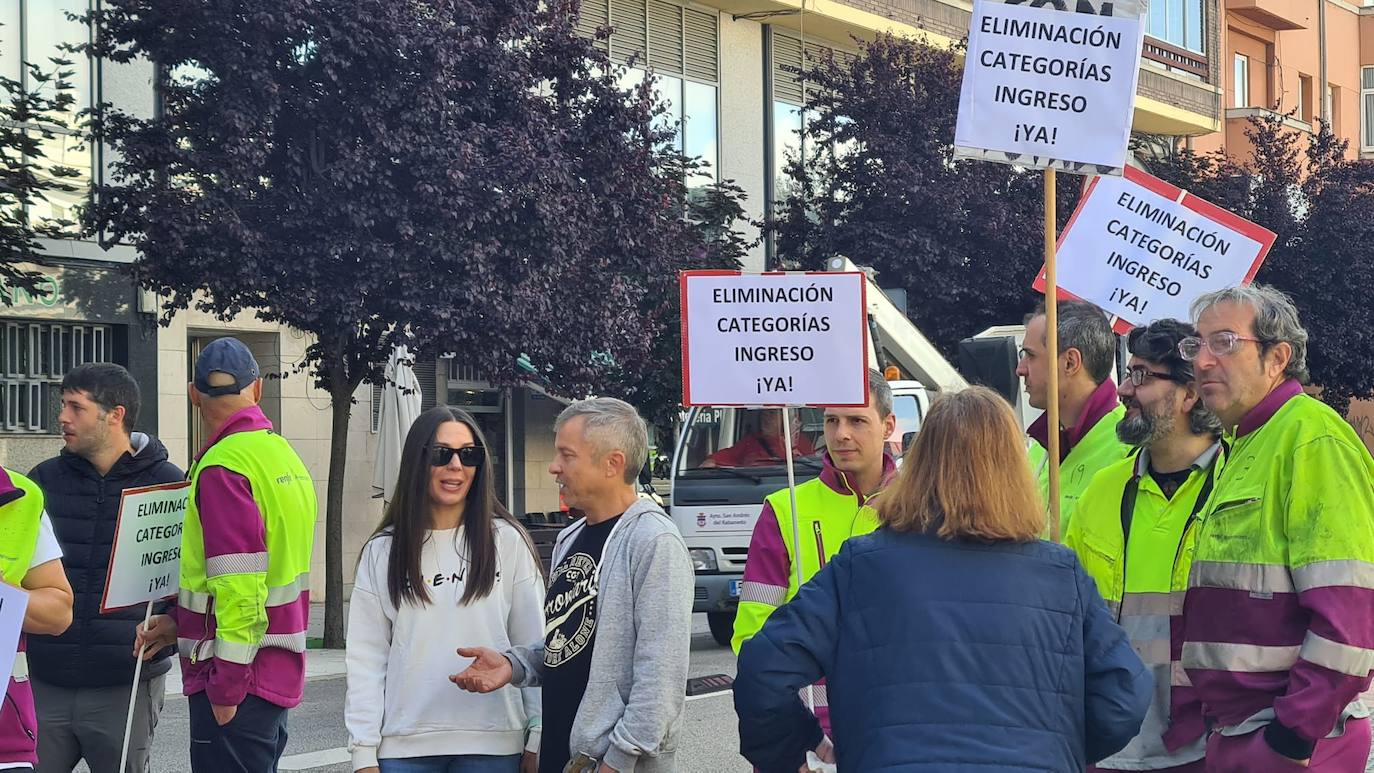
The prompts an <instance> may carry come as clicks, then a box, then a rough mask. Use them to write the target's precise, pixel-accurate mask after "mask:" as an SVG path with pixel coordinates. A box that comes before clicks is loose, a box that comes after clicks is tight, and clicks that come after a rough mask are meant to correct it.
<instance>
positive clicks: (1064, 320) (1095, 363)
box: [1026, 301, 1116, 384]
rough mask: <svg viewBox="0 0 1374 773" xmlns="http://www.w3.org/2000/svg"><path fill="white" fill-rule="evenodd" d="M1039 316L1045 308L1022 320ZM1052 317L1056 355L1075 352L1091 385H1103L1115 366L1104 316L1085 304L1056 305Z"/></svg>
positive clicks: (1112, 340) (1113, 343)
mask: <svg viewBox="0 0 1374 773" xmlns="http://www.w3.org/2000/svg"><path fill="white" fill-rule="evenodd" d="M1043 316H1045V304H1044V302H1041V304H1040V305H1039V306H1037V307H1036V309H1035V311H1034V312H1033V313H1031V314H1030V316H1028V317H1026V322H1030V321H1031V320H1032V319H1035V318H1036V317H1043ZM1055 316H1056V317H1057V318H1058V324H1056V325H1055V327H1056V328H1058V331H1059V352H1058V353H1059V354H1061V355H1062V354H1063V353H1064V352H1067V351H1068V350H1070V349H1077V350H1078V355H1079V356H1080V357H1082V358H1083V367H1084V368H1085V369H1086V370H1087V371H1088V376H1089V377H1090V378H1092V380H1093V383H1094V384H1101V383H1102V382H1103V381H1106V380H1107V378H1108V377H1109V376H1111V375H1112V368H1113V367H1114V366H1115V365H1116V333H1115V332H1113V331H1112V323H1111V320H1109V319H1108V318H1107V313H1106V312H1105V311H1103V310H1102V309H1100V308H1098V307H1097V305H1096V304H1092V303H1089V302H1087V301H1060V302H1059V304H1058V305H1057V306H1056V308H1055ZM1048 337H1049V335H1048V331H1047V333H1046V338H1047V339H1048ZM1045 343H1048V341H1046V342H1045Z"/></svg>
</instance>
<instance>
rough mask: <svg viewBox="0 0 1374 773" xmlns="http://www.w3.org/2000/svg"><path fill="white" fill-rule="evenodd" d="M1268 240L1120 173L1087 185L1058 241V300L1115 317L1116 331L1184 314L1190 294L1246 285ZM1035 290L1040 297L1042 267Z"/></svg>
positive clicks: (1145, 178) (1261, 232) (1196, 202)
mask: <svg viewBox="0 0 1374 773" xmlns="http://www.w3.org/2000/svg"><path fill="white" fill-rule="evenodd" d="M1275 238H1276V237H1275V235H1274V233H1273V232H1272V231H1269V230H1267V229H1265V228H1263V227H1261V226H1259V225H1256V224H1255V223H1252V222H1250V221H1249V220H1246V219H1245V218H1243V217H1240V216H1239V215H1236V214H1234V213H1231V212H1228V211H1226V210H1224V209H1222V208H1221V207H1218V206H1217V205H1215V204H1212V203H1211V202H1208V201H1205V200H1203V199H1200V198H1198V197H1197V196H1194V195H1193V194H1191V193H1188V192H1187V191H1184V190H1183V189H1181V188H1178V187H1176V186H1173V185H1170V184H1169V183H1166V182H1164V181H1163V180H1160V179H1159V178H1157V177H1154V176H1152V175H1150V174H1148V173H1146V172H1142V171H1140V170H1139V169H1135V168H1133V167H1127V169H1126V173H1125V175H1124V176H1123V177H1097V178H1094V179H1092V180H1091V181H1089V182H1088V184H1087V186H1085V188H1084V191H1083V195H1082V197H1081V198H1080V199H1079V203H1078V208H1077V209H1075V210H1074V213H1073V217H1071V218H1070V219H1069V223H1068V225H1067V226H1065V228H1064V232H1063V234H1061V235H1060V237H1059V249H1058V266H1059V288H1060V294H1061V296H1067V297H1074V298H1081V299H1083V300H1087V301H1092V302H1093V303H1095V304H1097V305H1098V306H1101V307H1102V309H1103V311H1105V312H1107V313H1108V314H1109V315H1111V316H1114V317H1117V318H1118V323H1117V330H1118V331H1124V330H1129V329H1130V328H1131V327H1134V326H1135V325H1141V324H1145V323H1148V322H1151V321H1153V320H1156V319H1165V318H1173V319H1181V320H1186V319H1189V317H1190V307H1191V306H1192V303H1193V301H1194V300H1196V299H1197V298H1198V297H1199V296H1201V295H1203V294H1205V293H1209V292H1212V291H1214V290H1220V289H1222V288H1225V287H1236V286H1239V285H1243V284H1249V283H1250V282H1251V281H1253V280H1254V278H1255V272H1257V271H1259V267H1260V264H1261V263H1263V262H1264V258H1265V256H1266V255H1268V253H1269V249H1270V248H1271V247H1273V246H1274V240H1275ZM1035 289H1036V290H1039V291H1040V292H1042V293H1043V292H1044V291H1045V273H1044V269H1043V268H1042V269H1041V272H1040V274H1039V276H1038V277H1037V278H1036V281H1035Z"/></svg>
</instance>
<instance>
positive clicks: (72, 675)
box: [28, 435, 186, 688]
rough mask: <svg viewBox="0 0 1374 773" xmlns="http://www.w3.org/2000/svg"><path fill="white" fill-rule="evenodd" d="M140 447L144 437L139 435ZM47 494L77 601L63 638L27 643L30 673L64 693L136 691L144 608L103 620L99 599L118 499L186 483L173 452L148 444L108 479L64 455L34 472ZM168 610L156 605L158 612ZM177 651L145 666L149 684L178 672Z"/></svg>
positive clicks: (150, 441)
mask: <svg viewBox="0 0 1374 773" xmlns="http://www.w3.org/2000/svg"><path fill="white" fill-rule="evenodd" d="M134 440H135V443H134V445H135V447H137V446H138V445H139V442H140V441H143V440H144V436H141V435H135V436H134ZM29 477H31V478H33V480H34V482H35V483H37V484H38V485H39V486H40V487H41V488H42V489H43V497H44V499H45V503H46V507H45V509H46V510H47V513H48V519H49V520H50V521H52V526H53V531H54V532H55V533H56V534H57V541H58V542H59V543H61V545H62V566H63V568H64V569H65V570H66V572H67V581H68V582H70V583H71V585H72V592H73V594H74V596H75V599H74V603H73V606H72V625H71V627H70V628H68V629H67V631H66V632H65V633H63V634H62V635H61V636H32V635H31V636H29V637H28V638H29V648H28V658H29V672H30V673H31V674H32V675H33V676H34V677H35V678H36V679H38V680H40V681H43V682H47V683H48V684H55V685H59V686H61V687H69V688H75V687H109V686H112V685H118V684H126V685H127V684H132V683H133V679H134V666H135V665H136V664H135V661H134V657H133V651H134V629H135V627H136V626H137V625H138V623H139V622H141V621H142V620H143V613H144V611H145V610H144V608H143V607H138V608H136V609H125V610H120V611H118V612H112V613H110V614H108V615H102V614H100V597H101V594H103V593H104V591H105V578H106V576H107V575H108V573H109V568H110V552H111V550H112V549H113V544H114V535H115V525H116V523H117V521H118V518H119V496H120V493H121V492H123V490H124V489H126V488H137V487H140V486H153V485H157V484H159V483H174V482H176V481H179V480H185V479H186V476H185V474H184V473H182V471H181V470H180V469H179V468H178V467H177V466H176V465H175V464H172V463H171V462H169V461H167V449H166V448H165V447H164V446H163V445H162V443H161V442H159V441H158V440H157V439H156V438H153V437H147V438H146V443H145V444H144V445H143V447H142V449H141V450H140V451H139V452H138V453H137V454H136V455H133V456H130V455H129V454H125V455H124V456H122V457H120V459H119V461H117V462H115V465H114V467H112V468H110V472H109V473H108V474H107V475H105V476H104V477H103V478H102V477H101V476H100V474H99V473H98V472H96V470H95V468H94V467H92V466H91V463H90V462H88V461H86V460H85V459H84V458H82V457H80V456H77V455H76V454H73V453H70V452H68V451H66V450H63V451H62V453H61V454H60V455H58V456H56V457H54V458H52V459H49V460H47V461H45V462H43V463H41V464H39V465H38V466H37V467H35V468H34V469H33V472H31V473H29ZM167 606H168V605H167V604H162V605H154V610H153V611H154V613H158V612H163V611H166V607H167ZM174 653H175V648H172V647H168V648H167V649H166V650H164V651H162V652H160V653H158V654H157V657H156V658H154V659H153V660H150V661H148V662H147V663H145V664H144V666H143V672H142V678H143V679H151V678H152V677H155V676H160V675H162V674H165V673H167V671H168V670H170V669H171V667H172V661H171V656H172V655H173V654H174Z"/></svg>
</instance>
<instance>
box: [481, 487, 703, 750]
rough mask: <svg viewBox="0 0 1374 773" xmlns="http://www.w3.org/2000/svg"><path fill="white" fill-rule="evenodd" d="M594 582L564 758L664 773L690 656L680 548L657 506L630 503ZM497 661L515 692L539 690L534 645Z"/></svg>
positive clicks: (538, 653) (685, 562) (577, 527)
mask: <svg viewBox="0 0 1374 773" xmlns="http://www.w3.org/2000/svg"><path fill="white" fill-rule="evenodd" d="M585 526H586V521H579V522H578V523H575V524H573V525H572V526H569V527H568V528H566V529H564V530H563V532H562V533H561V534H559V535H558V541H557V542H556V543H555V544H554V550H553V565H554V566H557V565H558V562H559V561H561V560H563V557H564V555H566V554H567V552H568V548H569V547H570V546H571V545H572V541H573V540H574V539H576V538H577V535H578V534H579V533H581V531H582V529H583V528H584V527H585ZM599 572H600V578H599V581H598V584H597V596H598V598H597V618H596V640H595V642H594V643H593V644H592V662H591V670H590V673H589V674H588V675H587V692H586V694H585V695H584V696H583V698H582V704H581V705H580V706H579V707H578V709H577V716H576V718H575V719H574V720H573V726H572V733H571V735H570V737H569V742H570V744H569V745H570V750H571V752H572V756H573V757H574V758H575V757H577V755H579V754H585V755H587V756H588V757H590V758H592V759H594V760H600V761H602V762H604V763H605V764H607V765H610V766H611V767H612V768H615V769H616V770H617V771H620V773H630V772H631V771H636V772H638V773H671V771H672V770H673V756H674V752H675V751H676V749H677V735H678V728H679V727H680V726H681V724H682V710H683V706H684V705H685V703H686V700H685V693H686V688H687V666H688V661H689V659H690V657H691V649H692V594H693V589H694V583H695V579H694V577H693V574H692V562H691V559H690V558H689V557H688V555H687V544H686V543H685V542H683V541H682V535H681V534H679V533H678V530H677V527H676V526H675V525H673V522H672V521H671V520H669V518H668V516H667V515H666V514H665V513H664V512H663V510H662V509H661V508H660V507H659V506H658V505H656V504H654V503H653V502H651V501H649V500H647V499H640V500H639V501H638V502H636V503H635V504H633V505H631V506H630V509H628V510H626V511H625V514H624V515H622V516H621V517H620V520H619V521H618V522H617V523H616V525H615V526H614V527H613V528H612V529H611V533H610V535H609V536H608V537H607V539H606V547H605V550H604V551H603V553H602V557H601V567H600V570H599ZM505 655H506V657H507V658H508V659H509V660H510V661H511V666H512V669H513V671H514V678H513V682H512V683H513V684H514V685H515V686H517V687H537V686H539V685H540V680H541V677H542V674H543V670H544V642H542V641H540V642H537V643H535V644H533V645H531V646H528V647H513V648H511V649H510V650H508V651H507V652H506V653H505Z"/></svg>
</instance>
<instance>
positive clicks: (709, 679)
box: [687, 674, 735, 698]
mask: <svg viewBox="0 0 1374 773" xmlns="http://www.w3.org/2000/svg"><path fill="white" fill-rule="evenodd" d="M734 686H735V678H734V677H732V676H726V675H725V674H711V675H710V676H698V677H693V678H692V679H688V680H687V697H689V698H691V697H695V696H697V695H710V694H711V693H713V692H728V691H729V690H731V689H732V688H733V687H734Z"/></svg>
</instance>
